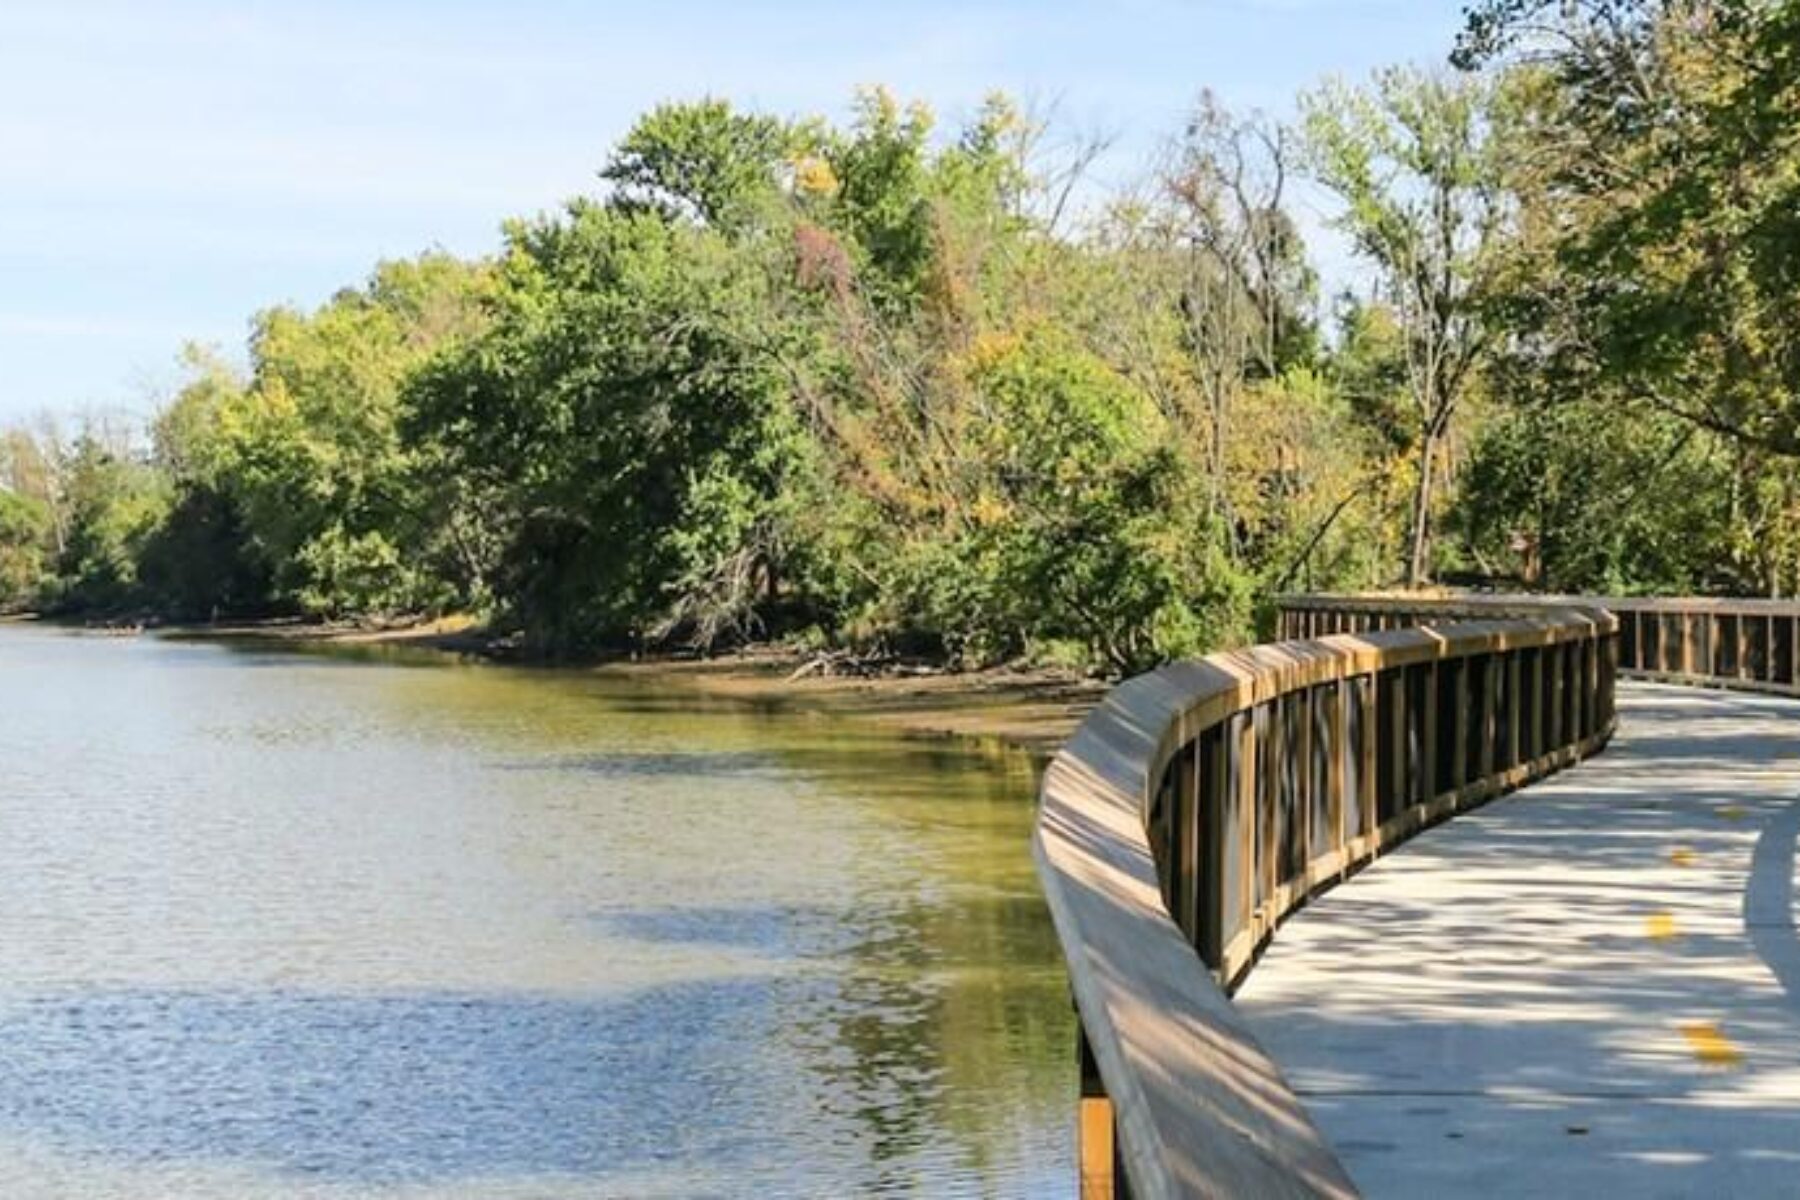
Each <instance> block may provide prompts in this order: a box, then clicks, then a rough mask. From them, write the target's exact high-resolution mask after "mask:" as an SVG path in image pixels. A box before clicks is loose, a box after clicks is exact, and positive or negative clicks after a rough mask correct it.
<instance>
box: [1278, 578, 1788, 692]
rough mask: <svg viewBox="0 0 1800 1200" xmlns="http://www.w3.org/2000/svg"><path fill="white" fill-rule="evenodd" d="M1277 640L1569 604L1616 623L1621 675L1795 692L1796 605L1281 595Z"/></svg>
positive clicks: (1693, 599) (1688, 599)
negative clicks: (1607, 615) (1606, 615)
mask: <svg viewBox="0 0 1800 1200" xmlns="http://www.w3.org/2000/svg"><path fill="white" fill-rule="evenodd" d="M1278 606H1279V610H1280V614H1281V634H1282V636H1283V637H1311V636H1317V635H1319V634H1324V633H1352V632H1362V631H1365V630H1371V629H1384V628H1385V629H1392V628H1399V627H1401V626H1406V625H1420V624H1427V625H1428V624H1432V623H1441V622H1444V621H1449V620H1462V619H1466V618H1469V617H1476V616H1488V617H1492V616H1494V615H1497V614H1504V613H1528V612H1534V611H1542V610H1544V609H1546V608H1564V607H1569V606H1577V607H1582V608H1589V609H1597V610H1603V611H1606V612H1610V613H1612V614H1613V615H1614V616H1616V617H1617V618H1618V621H1619V671H1620V673H1621V674H1623V675H1626V676H1628V677H1631V678H1635V679H1658V680H1664V681H1667V682H1670V683H1682V684H1690V685H1701V686H1710V687H1726V688H1733V689H1743V690H1747V691H1758V692H1773V693H1775V694H1778V695H1784V696H1796V695H1800V601H1794V600H1751V599H1744V600H1734V599H1727V598H1720V597H1710V596H1709V597H1698V596H1685V597H1684V596H1658V597H1653V598H1652V597H1634V596H1534V595H1526V594H1511V595H1508V594H1485V593H1483V594H1473V595H1448V596H1408V595H1404V594H1402V595H1391V596H1317V595H1309V596H1284V597H1282V598H1281V599H1280V601H1279V602H1278Z"/></svg>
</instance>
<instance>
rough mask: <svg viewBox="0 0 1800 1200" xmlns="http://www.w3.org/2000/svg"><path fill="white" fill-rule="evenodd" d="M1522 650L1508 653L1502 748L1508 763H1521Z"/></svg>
mask: <svg viewBox="0 0 1800 1200" xmlns="http://www.w3.org/2000/svg"><path fill="white" fill-rule="evenodd" d="M1519 654H1520V652H1519V651H1517V650H1510V651H1508V652H1507V654H1506V745H1504V746H1502V747H1501V748H1500V750H1501V754H1502V755H1503V757H1504V759H1505V762H1506V765H1507V766H1508V767H1516V766H1518V765H1519V762H1520V758H1519V681H1520V679H1521V677H1522V676H1523V675H1524V664H1523V663H1521V662H1520V661H1519Z"/></svg>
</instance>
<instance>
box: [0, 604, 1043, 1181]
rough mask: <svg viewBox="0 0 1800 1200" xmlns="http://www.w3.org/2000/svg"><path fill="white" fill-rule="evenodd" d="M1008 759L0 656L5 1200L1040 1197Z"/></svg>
mask: <svg viewBox="0 0 1800 1200" xmlns="http://www.w3.org/2000/svg"><path fill="white" fill-rule="evenodd" d="M1032 786H1033V777H1032V765H1031V763H1030V761H1029V760H1028V759H1026V758H1025V757H1023V756H1021V755H1018V754H1015V753H1010V752H1005V751H1000V750H995V749H991V748H982V747H978V746H975V745H973V744H964V743H949V742H921V741H917V740H906V739H901V738H898V737H895V736H893V735H892V734H889V733H886V732H884V731H880V730H876V729H872V728H869V727H865V726H859V725H856V724H853V723H849V722H842V721H837V720H834V719H831V718H828V717H824V716H820V715H816V714H814V715H807V714H801V713H792V712H780V711H769V710H759V709H756V708H752V707H748V706H743V705H736V704H728V703H725V702H707V701H702V700H696V699H695V698H694V697H693V696H692V695H691V694H689V693H685V692H682V691H678V690H671V689H668V688H659V687H657V686H654V685H649V684H643V683H638V682H634V681H621V680H618V679H605V678H600V677H596V676H594V675H592V674H584V673H578V672H568V673H558V672H533V671H526V670H513V669H505V668H499V667H493V666H465V665H456V664H452V663H450V662H448V661H447V660H443V659H439V658H434V657H425V656H412V657H408V656H403V655H398V654H393V653H374V652H368V653H362V654H355V655H351V654H344V653H336V654H329V655H328V654H322V653H304V654H303V653H296V652H292V651H276V650H270V649H267V648H232V647H226V646H221V645H217V644H210V643H182V642H177V641H171V640H164V639H158V638H98V637H83V636H74V635H69V634H62V633H57V632H53V631H48V630H42V629H32V628H21V627H17V626H0V1196H4V1197H8V1198H15V1197H23V1198H35V1197H63V1196H67V1197H81V1198H83V1200H89V1198H107V1197H121V1198H122V1197H131V1198H132V1200H138V1198H141V1197H204V1198H214V1197H217V1198H224V1197H231V1198H233V1200H237V1198H240V1197H241V1198H245V1200H258V1198H262V1197H321V1198H332V1200H336V1198H339V1197H379V1198H389V1197H405V1198H408V1200H412V1198H416V1197H440V1196H442V1197H489V1196H491V1197H509V1198H510V1197H534V1198H536V1197H563V1196H571V1197H573V1196H581V1197H586V1196H645V1197H652V1196H714V1195H718V1196H759V1197H760V1196H829V1197H838V1196H858V1195H872V1194H896V1195H929V1196H950V1195H970V1196H1012V1195H1032V1196H1037V1195H1066V1194H1068V1192H1069V1191H1071V1190H1072V1184H1073V1180H1074V1167H1073V1163H1072V1147H1071V1144H1070V1143H1071V1136H1070V1135H1071V1126H1072V1118H1073V1111H1074V1094H1073V1091H1074V1069H1073V1063H1072V1061H1071V1058H1072V1052H1071V1047H1072V1044H1073V1041H1074V1030H1073V1022H1072V1017H1071V1014H1070V1012H1069V1004H1068V999H1067V991H1066V984H1065V982H1064V979H1063V975H1062V971H1061V967H1060V959H1059V956H1058V954H1057V951H1056V947H1055V942H1054V937H1053V935H1052V933H1051V931H1050V928H1049V922H1048V918H1047V916H1046V914H1045V912H1044V910H1043V907H1042V905H1041V902H1040V901H1039V899H1038V891H1037V886H1036V883H1035V881H1034V879H1033V876H1032V871H1031V865H1030V857H1029V854H1028V851H1027V835H1028V829H1029V823H1030V816H1031V808H1030V797H1031V792H1032Z"/></svg>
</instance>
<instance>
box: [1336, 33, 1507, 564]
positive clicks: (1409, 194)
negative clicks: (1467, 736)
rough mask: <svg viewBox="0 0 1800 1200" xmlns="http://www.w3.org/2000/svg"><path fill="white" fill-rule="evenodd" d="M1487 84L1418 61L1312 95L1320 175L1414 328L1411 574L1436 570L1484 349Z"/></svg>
mask: <svg viewBox="0 0 1800 1200" xmlns="http://www.w3.org/2000/svg"><path fill="white" fill-rule="evenodd" d="M1490 104H1491V97H1490V89H1489V88H1488V87H1487V86H1486V85H1485V84H1484V83H1482V82H1480V81H1472V80H1471V81H1458V80H1455V79H1452V78H1447V77H1444V76H1440V75H1433V74H1424V73H1421V72H1418V71H1414V70H1408V69H1400V68H1395V69H1390V70H1386V71H1382V72H1380V73H1378V74H1377V75H1376V78H1375V82H1374V86H1373V87H1372V88H1371V89H1369V90H1367V91H1358V90H1353V89H1351V88H1348V87H1346V86H1344V85H1342V84H1338V83H1332V84H1329V85H1327V86H1326V87H1324V88H1322V89H1321V90H1319V91H1316V92H1313V93H1311V94H1309V95H1307V96H1306V97H1304V98H1303V108H1304V110H1305V121H1306V135H1307V139H1308V141H1309V143H1310V146H1311V151H1312V161H1313V167H1314V170H1315V172H1316V174H1317V175H1318V178H1319V179H1320V181H1321V182H1323V183H1324V184H1325V185H1326V186H1327V187H1328V188H1330V189H1331V190H1332V191H1333V192H1335V193H1336V194H1337V196H1338V198H1339V200H1340V201H1341V202H1342V205H1343V209H1342V213H1341V215H1340V216H1339V218H1338V222H1339V224H1340V226H1341V227H1342V228H1343V229H1344V230H1345V231H1346V232H1347V233H1349V235H1350V236H1351V239H1352V241H1353V242H1354V244H1355V246H1356V248H1357V250H1358V251H1359V252H1360V253H1361V254H1362V255H1363V256H1364V257H1366V258H1367V259H1368V260H1369V261H1370V262H1371V263H1373V264H1374V266H1375V267H1376V269H1377V271H1378V272H1379V276H1380V279H1381V283H1382V299H1383V300H1384V301H1385V303H1386V304H1388V305H1389V306H1391V308H1392V310H1393V312H1394V313H1395V315H1396V316H1397V318H1398V320H1399V324H1400V328H1401V330H1402V332H1403V334H1404V341H1403V345H1404V348H1405V363H1406V381H1407V389H1408V392H1409V393H1410V396H1411V399H1412V407H1413V421H1412V426H1413V427H1412V434H1413V445H1414V451H1415V462H1416V470H1417V476H1416V478H1415V480H1414V483H1413V486H1414V493H1413V505H1412V519H1411V530H1410V533H1409V537H1408V542H1409V548H1408V552H1407V562H1406V581H1407V583H1408V585H1409V586H1413V587H1417V586H1419V585H1420V584H1423V583H1424V582H1426V581H1427V580H1428V579H1429V578H1430V573H1431V544H1432V524H1433V513H1434V500H1435V497H1434V488H1435V485H1436V481H1437V479H1438V476H1439V474H1440V471H1441V470H1442V467H1443V464H1442V463H1441V462H1440V459H1441V457H1442V454H1443V452H1444V450H1445V448H1446V446H1447V445H1448V444H1449V440H1450V436H1451V432H1452V425H1453V423H1454V422H1455V420H1456V418H1457V414H1458V411H1459V409H1460V408H1461V407H1462V405H1463V402H1464V400H1465V399H1466V397H1467V395H1468V393H1469V391H1470V389H1471V387H1472V386H1473V385H1474V383H1475V380H1476V373H1477V369H1478V367H1479V365H1480V363H1481V360H1482V355H1483V353H1484V352H1485V351H1486V349H1487V347H1488V341H1489V334H1488V327H1487V325H1486V323H1485V322H1484V320H1483V314H1482V306H1483V303H1484V299H1485V296H1486V293H1487V291H1488V289H1489V287H1490V286H1491V278H1492V275H1493V272H1494V269H1495V263H1496V260H1497V258H1498V253H1499V250H1500V248H1501V246H1502V244H1503V235H1504V233H1505V229H1506V217H1507V211H1508V209H1507V202H1506V198H1505V196H1504V194H1503V193H1502V190H1501V186H1500V177H1499V171H1498V167H1497V165H1496V163H1495V146H1494V143H1493V140H1492V139H1491V138H1490V136H1489V128H1490V124H1489V114H1490Z"/></svg>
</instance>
